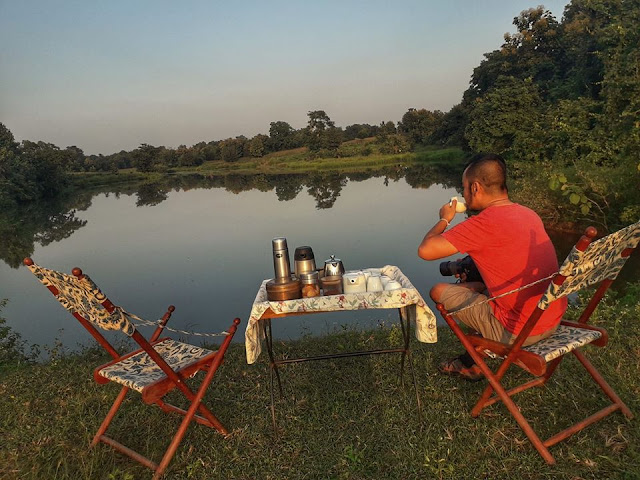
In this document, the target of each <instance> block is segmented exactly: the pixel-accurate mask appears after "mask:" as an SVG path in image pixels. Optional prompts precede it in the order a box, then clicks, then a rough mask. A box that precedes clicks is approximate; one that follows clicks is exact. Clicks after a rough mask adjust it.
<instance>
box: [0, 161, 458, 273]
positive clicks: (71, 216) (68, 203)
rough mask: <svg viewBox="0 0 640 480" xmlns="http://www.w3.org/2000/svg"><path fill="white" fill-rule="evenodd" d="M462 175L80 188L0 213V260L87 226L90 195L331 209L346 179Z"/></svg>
mask: <svg viewBox="0 0 640 480" xmlns="http://www.w3.org/2000/svg"><path fill="white" fill-rule="evenodd" d="M461 173H462V172H458V171H455V170H454V171H451V169H447V168H445V167H444V166H437V165H414V166H410V167H403V166H400V165H390V166H388V167H384V168H381V169H376V170H372V171H364V172H352V173H348V174H344V173H338V172H318V173H311V174H290V175H284V174H279V175H267V174H259V175H225V176H214V175H201V174H193V175H172V176H167V177H165V178H163V179H161V180H159V181H154V182H146V183H124V184H117V185H109V186H105V187H102V188H98V189H93V190H85V191H83V192H80V193H76V194H74V195H73V196H69V197H65V198H60V199H58V200H57V201H55V202H47V203H46V204H31V205H29V206H28V207H22V208H19V209H13V210H5V211H2V212H0V239H1V241H0V259H2V260H4V261H5V263H7V265H9V266H11V267H13V268H17V267H18V266H19V265H20V264H21V261H22V259H23V258H24V257H26V256H29V255H32V254H33V251H34V245H35V243H36V242H37V243H39V244H41V245H48V244H50V243H52V242H58V241H60V240H63V239H65V238H68V237H69V236H71V234H73V232H75V231H76V230H78V229H79V228H82V227H83V226H84V225H86V223H87V222H86V220H81V219H79V218H77V216H76V212H78V211H82V210H86V209H87V208H89V207H90V206H91V201H92V198H93V196H95V195H99V194H104V195H105V196H107V197H108V196H109V195H114V196H115V197H116V198H119V197H120V196H121V195H128V196H133V195H135V196H137V200H136V205H137V206H156V205H159V204H161V203H162V202H164V201H165V200H166V199H167V198H168V195H169V193H170V192H171V191H188V190H192V189H195V188H206V189H209V188H224V189H225V190H227V191H229V192H233V193H236V194H238V193H240V192H244V191H248V190H253V189H258V190H260V191H262V192H270V191H272V190H274V189H275V194H276V196H277V198H278V200H280V201H289V200H293V199H294V198H296V197H297V196H298V194H299V193H300V192H301V191H302V190H303V188H305V186H306V187H307V192H308V193H309V195H311V196H312V197H313V198H314V199H315V202H316V208H317V209H326V208H331V207H333V205H334V204H335V202H336V200H337V199H338V197H339V196H340V193H341V191H342V188H343V187H345V186H346V185H347V183H348V182H349V181H352V182H361V181H364V180H368V179H370V178H382V179H383V184H384V185H385V186H386V185H388V184H389V182H390V181H393V182H397V181H398V180H400V179H402V178H405V179H406V182H407V184H409V185H410V186H411V187H413V188H428V187H429V186H431V185H433V184H436V183H437V184H441V185H443V186H445V187H448V188H450V187H456V188H459V187H460V175H461Z"/></svg>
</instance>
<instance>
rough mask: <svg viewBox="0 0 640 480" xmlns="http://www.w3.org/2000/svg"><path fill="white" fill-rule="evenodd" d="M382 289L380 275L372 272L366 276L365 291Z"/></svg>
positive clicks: (379, 290)
mask: <svg viewBox="0 0 640 480" xmlns="http://www.w3.org/2000/svg"><path fill="white" fill-rule="evenodd" d="M382 290H384V287H383V286H382V279H381V278H380V275H375V274H372V275H370V276H369V278H367V292H381V291H382Z"/></svg>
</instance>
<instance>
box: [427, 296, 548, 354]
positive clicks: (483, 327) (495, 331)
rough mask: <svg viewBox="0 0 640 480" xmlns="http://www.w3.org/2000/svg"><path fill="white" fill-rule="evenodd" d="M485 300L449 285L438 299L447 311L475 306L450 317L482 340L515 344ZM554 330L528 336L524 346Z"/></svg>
mask: <svg viewBox="0 0 640 480" xmlns="http://www.w3.org/2000/svg"><path fill="white" fill-rule="evenodd" d="M486 300H487V296H486V295H483V294H482V293H478V292H475V291H473V290H470V289H468V288H465V287H462V286H460V285H451V286H449V287H447V288H445V289H444V291H443V292H442V296H441V297H440V302H441V303H442V304H443V305H444V308H446V309H447V311H452V310H458V309H460V308H464V307H468V306H470V305H475V306H474V307H472V308H469V309H467V310H464V311H462V312H460V313H452V314H451V316H452V317H453V318H455V319H456V320H458V321H459V322H462V323H464V324H465V325H467V326H468V327H471V328H472V329H474V330H475V331H476V332H479V333H480V335H482V336H483V337H484V338H488V339H489V340H495V341H496V342H500V343H507V344H511V343H513V342H515V340H516V338H517V335H514V334H512V333H511V332H509V331H508V330H506V329H505V328H504V325H502V323H500V320H498V319H497V318H496V317H494V316H493V311H492V310H491V306H490V305H489V302H486V303H482V302H485V301H486ZM555 330H556V329H555V328H552V329H551V330H547V331H546V332H543V333H541V334H539V335H533V336H530V337H529V338H527V339H526V340H525V341H524V346H527V345H531V344H533V343H536V342H539V341H540V340H542V339H543V338H547V337H549V336H550V335H551V334H552V333H553V332H555Z"/></svg>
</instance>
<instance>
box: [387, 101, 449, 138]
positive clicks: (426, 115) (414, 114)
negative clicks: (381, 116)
mask: <svg viewBox="0 0 640 480" xmlns="http://www.w3.org/2000/svg"><path fill="white" fill-rule="evenodd" d="M443 116H444V114H443V113H442V112H441V111H440V110H434V111H430V110H426V109H424V108H421V109H420V110H416V109H415V108H410V109H409V110H408V111H407V112H406V113H405V114H404V115H403V116H402V120H401V121H400V122H399V123H398V131H399V132H400V133H403V134H404V135H406V136H407V137H408V138H409V140H410V141H411V142H413V143H418V144H422V145H426V144H428V143H430V137H431V135H432V134H433V133H434V132H435V131H436V128H437V127H438V125H439V122H440V121H441V119H442V117H443Z"/></svg>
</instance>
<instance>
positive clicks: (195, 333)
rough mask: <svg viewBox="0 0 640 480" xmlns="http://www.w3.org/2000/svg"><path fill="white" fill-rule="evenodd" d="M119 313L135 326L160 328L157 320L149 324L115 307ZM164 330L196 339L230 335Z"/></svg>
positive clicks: (166, 328)
mask: <svg viewBox="0 0 640 480" xmlns="http://www.w3.org/2000/svg"><path fill="white" fill-rule="evenodd" d="M116 308H117V309H118V310H119V311H120V313H121V314H122V315H125V316H127V317H128V318H129V319H130V320H132V323H133V324H134V325H136V326H145V327H162V320H157V321H155V322H151V321H149V320H145V319H143V318H140V317H138V316H137V315H134V314H133V313H129V312H127V311H126V310H124V309H122V308H121V307H116ZM163 328H164V329H165V330H169V331H170V332H174V333H181V334H182V335H195V336H198V337H226V336H227V335H230V333H229V332H227V331H226V330H225V331H223V332H220V333H202V332H189V331H187V330H177V329H175V328H169V327H166V326H165V327H163Z"/></svg>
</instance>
